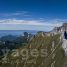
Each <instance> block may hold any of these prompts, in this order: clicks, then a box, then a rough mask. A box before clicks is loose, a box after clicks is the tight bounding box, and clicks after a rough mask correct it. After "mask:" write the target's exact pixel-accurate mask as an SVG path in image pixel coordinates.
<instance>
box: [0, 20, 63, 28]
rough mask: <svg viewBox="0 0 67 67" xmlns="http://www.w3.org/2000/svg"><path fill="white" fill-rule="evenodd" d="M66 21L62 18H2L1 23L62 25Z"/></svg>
mask: <svg viewBox="0 0 67 67" xmlns="http://www.w3.org/2000/svg"><path fill="white" fill-rule="evenodd" d="M63 22H64V21H62V20H49V21H40V20H17V19H5V20H0V24H23V25H36V26H53V27H56V26H57V27H58V26H61V25H62V23H63Z"/></svg>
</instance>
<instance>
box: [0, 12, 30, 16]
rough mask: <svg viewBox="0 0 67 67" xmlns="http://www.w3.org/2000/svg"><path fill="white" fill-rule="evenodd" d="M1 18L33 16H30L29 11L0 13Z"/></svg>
mask: <svg viewBox="0 0 67 67" xmlns="http://www.w3.org/2000/svg"><path fill="white" fill-rule="evenodd" d="M0 16H6V17H10V16H31V15H29V14H28V12H27V11H18V12H14V13H0Z"/></svg>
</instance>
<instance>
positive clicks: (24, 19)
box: [0, 0, 67, 31]
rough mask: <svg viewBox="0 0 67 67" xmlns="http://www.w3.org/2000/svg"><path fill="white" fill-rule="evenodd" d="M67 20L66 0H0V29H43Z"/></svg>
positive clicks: (47, 29)
mask: <svg viewBox="0 0 67 67" xmlns="http://www.w3.org/2000/svg"><path fill="white" fill-rule="evenodd" d="M64 22H67V1H66V0H0V30H44V31H50V30H51V29H52V28H54V27H55V26H61V25H62V23H64Z"/></svg>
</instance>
